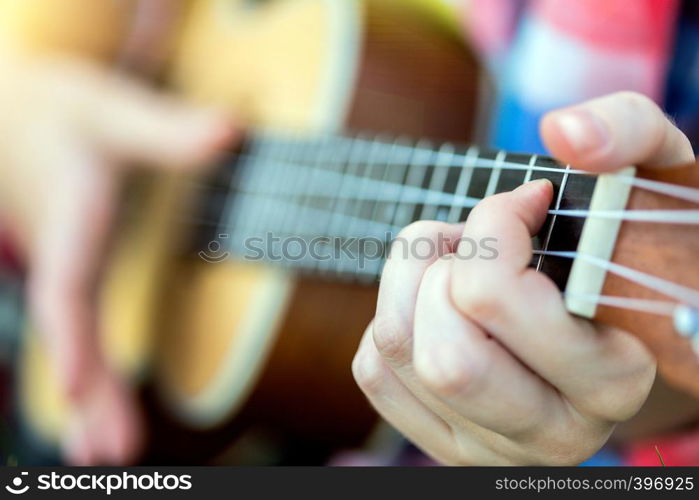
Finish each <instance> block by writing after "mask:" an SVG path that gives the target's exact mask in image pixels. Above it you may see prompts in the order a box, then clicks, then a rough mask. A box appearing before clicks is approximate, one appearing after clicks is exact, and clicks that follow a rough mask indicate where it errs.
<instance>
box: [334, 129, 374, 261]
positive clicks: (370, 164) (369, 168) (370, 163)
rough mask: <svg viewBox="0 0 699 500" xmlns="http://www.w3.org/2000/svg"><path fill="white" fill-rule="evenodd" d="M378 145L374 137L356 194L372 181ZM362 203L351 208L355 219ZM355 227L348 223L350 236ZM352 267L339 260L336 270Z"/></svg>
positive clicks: (358, 214) (358, 216) (360, 212)
mask: <svg viewBox="0 0 699 500" xmlns="http://www.w3.org/2000/svg"><path fill="white" fill-rule="evenodd" d="M380 145H382V143H381V142H379V140H378V137H376V138H375V139H374V141H372V145H371V147H370V149H369V155H368V157H367V161H366V164H365V165H364V175H363V177H362V181H361V182H360V183H359V187H358V192H360V193H362V192H365V191H366V187H367V185H368V184H370V183H371V182H372V181H373V179H371V174H372V173H373V172H374V170H375V169H376V166H377V164H378V161H379V160H378V159H379V158H380V156H379V155H380V147H379V146H380ZM362 201H364V200H357V201H356V202H355V206H354V207H353V212H355V214H356V215H355V217H356V218H360V217H361V214H362V209H363V205H362ZM370 203H375V201H374V200H370ZM356 227H357V224H355V223H350V224H349V228H348V232H349V233H350V234H355V235H356V234H357V230H356V229H355V228H356ZM357 244H359V242H357ZM354 265H355V263H353V262H351V261H345V260H342V259H340V261H339V262H338V269H337V270H338V271H339V272H341V273H342V272H346V271H350V270H352V269H353V266H354ZM346 268H349V269H346Z"/></svg>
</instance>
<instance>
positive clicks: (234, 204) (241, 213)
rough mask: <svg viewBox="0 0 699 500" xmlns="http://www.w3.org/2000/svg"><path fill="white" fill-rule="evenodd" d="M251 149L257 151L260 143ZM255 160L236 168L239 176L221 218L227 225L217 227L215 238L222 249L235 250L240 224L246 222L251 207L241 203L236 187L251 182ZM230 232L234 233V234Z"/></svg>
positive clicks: (247, 160) (231, 186)
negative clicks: (236, 194)
mask: <svg viewBox="0 0 699 500" xmlns="http://www.w3.org/2000/svg"><path fill="white" fill-rule="evenodd" d="M250 147H251V148H252V151H256V150H257V149H258V148H259V147H260V145H259V144H258V143H254V144H251V146H250ZM259 154H260V153H257V154H256V156H259ZM262 154H264V153H262ZM253 158H255V156H250V157H249V158H247V159H244V160H243V161H242V162H239V164H238V165H237V166H236V168H238V169H239V175H238V176H237V178H235V179H233V178H232V179H231V183H230V186H229V190H230V193H229V195H228V200H227V201H226V206H225V207H224V210H223V214H224V215H223V217H222V218H221V222H223V221H225V223H224V225H223V227H221V226H220V225H219V227H217V233H216V235H215V236H214V237H215V239H216V240H217V241H218V243H219V245H221V247H226V248H227V249H229V250H233V249H234V245H235V242H236V241H237V238H236V237H235V236H236V232H237V231H238V229H239V224H238V222H240V221H244V220H245V218H244V217H245V215H246V214H247V212H248V211H249V207H245V205H243V204H242V203H241V202H240V200H239V199H238V197H237V196H235V186H236V185H247V184H248V183H250V182H251V177H252V176H253V174H254V169H253V168H252V167H253V164H254V161H253ZM230 231H232V233H231V232H230ZM222 239H223V240H226V243H227V244H226V245H224V242H222V241H220V240H222Z"/></svg>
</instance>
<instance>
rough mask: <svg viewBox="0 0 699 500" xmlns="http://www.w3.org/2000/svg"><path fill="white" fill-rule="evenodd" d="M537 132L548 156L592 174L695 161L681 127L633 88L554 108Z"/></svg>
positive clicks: (545, 117)
mask: <svg viewBox="0 0 699 500" xmlns="http://www.w3.org/2000/svg"><path fill="white" fill-rule="evenodd" d="M541 136H542V139H543V141H544V144H545V145H546V147H547V148H548V149H549V150H550V152H551V154H552V155H553V156H555V157H556V158H558V159H559V160H561V161H563V162H564V163H568V164H570V165H573V166H575V167H577V168H582V169H586V170H590V171H593V172H606V171H610V170H615V169H619V168H622V167H625V166H628V165H636V166H645V167H666V166H672V165H681V164H685V163H691V162H694V152H693V151H692V146H691V144H690V142H689V140H688V139H687V137H686V136H685V135H684V134H683V133H682V131H680V130H679V129H678V128H677V127H675V125H674V124H673V123H672V122H671V121H670V120H669V119H668V118H667V117H666V116H665V115H664V114H663V112H662V111H661V110H660V108H659V107H658V106H657V105H656V104H655V103H654V102H653V101H652V100H650V99H649V98H648V97H645V96H644V95H641V94H637V93H634V92H619V93H616V94H611V95H607V96H604V97H600V98H597V99H592V100H590V101H587V102H585V103H583V104H579V105H577V106H572V107H569V108H564V109H561V110H557V111H553V112H551V113H549V114H547V115H546V116H544V118H543V119H542V121H541Z"/></svg>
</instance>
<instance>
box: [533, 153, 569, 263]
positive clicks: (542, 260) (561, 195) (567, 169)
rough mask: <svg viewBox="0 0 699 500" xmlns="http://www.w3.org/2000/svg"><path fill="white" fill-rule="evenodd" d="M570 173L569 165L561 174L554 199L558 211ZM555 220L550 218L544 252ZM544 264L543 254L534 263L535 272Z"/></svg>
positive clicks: (547, 246)
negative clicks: (561, 178)
mask: <svg viewBox="0 0 699 500" xmlns="http://www.w3.org/2000/svg"><path fill="white" fill-rule="evenodd" d="M569 172H570V165H566V168H565V172H564V173H563V180H562V181H561V187H560V188H559V189H558V196H557V198H556V205H555V207H554V208H555V209H556V210H560V208H561V201H562V200H563V193H564V192H565V189H566V183H567V181H568V174H569ZM556 218H557V216H556V215H554V216H553V217H552V218H551V224H550V225H549V229H548V232H547V233H546V239H545V240H544V247H543V249H542V250H543V251H544V252H546V251H548V248H549V243H550V242H551V235H552V234H553V226H554V225H555V224H556ZM543 264H544V254H540V255H539V261H538V262H537V263H536V270H537V271H541V266H542V265H543Z"/></svg>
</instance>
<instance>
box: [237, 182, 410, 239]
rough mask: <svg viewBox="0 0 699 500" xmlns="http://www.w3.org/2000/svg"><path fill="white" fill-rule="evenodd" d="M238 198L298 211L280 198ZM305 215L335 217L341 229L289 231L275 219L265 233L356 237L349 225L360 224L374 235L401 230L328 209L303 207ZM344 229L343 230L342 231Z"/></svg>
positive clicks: (251, 203)
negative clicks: (331, 231)
mask: <svg viewBox="0 0 699 500" xmlns="http://www.w3.org/2000/svg"><path fill="white" fill-rule="evenodd" d="M238 196H240V197H241V198H242V199H243V200H244V203H247V204H248V205H251V206H252V205H254V204H255V203H256V202H257V203H259V202H263V203H264V204H265V205H270V206H274V207H276V208H279V209H280V210H279V211H282V210H288V209H289V208H293V209H298V205H297V203H296V202H294V201H292V200H284V199H281V198H269V197H267V196H260V195H257V194H250V193H239V194H238ZM305 210H306V213H307V215H310V216H312V217H318V218H325V217H328V216H329V215H333V216H334V215H337V216H338V218H339V219H340V221H341V223H342V227H341V228H340V229H338V231H337V232H333V233H332V234H330V233H329V232H325V231H322V232H321V231H309V230H308V228H309V227H311V226H310V225H300V227H297V228H295V229H292V230H290V229H289V228H288V226H284V225H283V224H281V223H279V219H277V222H275V223H272V224H269V225H266V226H265V227H266V231H269V232H271V233H274V234H275V235H276V234H278V233H279V232H280V231H286V232H288V233H289V234H296V235H301V234H303V235H306V236H311V237H313V238H316V237H319V236H330V237H343V238H345V237H348V238H349V237H356V236H357V232H356V231H352V230H351V228H350V224H354V225H359V224H361V225H362V227H364V228H368V230H369V231H372V232H373V233H375V234H384V233H386V232H395V231H398V230H400V229H401V228H399V227H397V226H392V225H390V224H385V223H383V222H377V221H376V220H374V219H368V218H366V217H358V216H356V215H347V214H337V213H336V212H333V211H331V210H328V209H322V208H314V207H308V206H306V207H305ZM343 228H344V229H343ZM249 236H250V233H248V234H247V235H246V237H249Z"/></svg>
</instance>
